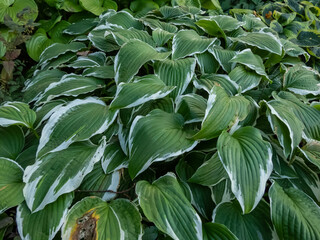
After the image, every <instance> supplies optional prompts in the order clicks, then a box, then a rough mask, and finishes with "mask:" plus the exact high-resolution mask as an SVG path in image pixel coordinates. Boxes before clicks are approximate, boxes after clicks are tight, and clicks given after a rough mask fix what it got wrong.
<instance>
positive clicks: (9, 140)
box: [0, 126, 24, 159]
mask: <svg viewBox="0 0 320 240" xmlns="http://www.w3.org/2000/svg"><path fill="white" fill-rule="evenodd" d="M0 136H1V137H0V157H4V158H10V159H16V158H17V156H18V155H19V153H20V152H21V151H22V149H23V147H24V133H23V131H22V130H21V128H20V127H18V126H11V127H6V128H4V127H0Z"/></svg>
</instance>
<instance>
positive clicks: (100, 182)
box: [79, 162, 120, 201]
mask: <svg viewBox="0 0 320 240" xmlns="http://www.w3.org/2000/svg"><path fill="white" fill-rule="evenodd" d="M119 184H120V172H119V171H114V172H113V173H111V174H105V173H104V171H103V169H102V166H101V164H100V162H97V163H96V164H95V165H94V167H93V170H92V171H91V172H90V173H89V174H88V175H87V176H86V177H85V178H84V179H83V182H82V184H81V185H80V187H79V190H80V191H84V192H85V193H87V194H88V193H89V194H90V195H93V196H97V197H101V199H102V200H104V201H110V200H111V199H113V198H114V197H115V196H116V195H117V194H116V193H113V192H112V191H114V192H116V191H117V189H118V187H119ZM90 191H92V192H90ZM99 191H101V192H99ZM104 191H105V192H104ZM108 191H109V192H108Z"/></svg>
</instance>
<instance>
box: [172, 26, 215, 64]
mask: <svg viewBox="0 0 320 240" xmlns="http://www.w3.org/2000/svg"><path fill="white" fill-rule="evenodd" d="M217 42H218V41H217V39H216V38H204V37H201V36H199V35H198V34H197V33H196V32H195V31H194V30H181V31H179V32H178V33H177V34H176V35H175V36H174V37H173V41H172V58H173V59H179V58H183V57H186V56H192V55H194V54H196V53H203V52H205V51H207V50H208V48H209V47H210V46H212V45H214V44H217Z"/></svg>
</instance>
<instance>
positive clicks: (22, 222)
mask: <svg viewBox="0 0 320 240" xmlns="http://www.w3.org/2000/svg"><path fill="white" fill-rule="evenodd" d="M72 199H73V194H64V195H62V196H60V197H59V198H58V199H57V200H56V201H55V202H53V203H51V204H48V205H47V206H46V207H45V208H44V209H42V210H41V211H38V212H35V213H31V211H30V210H29V208H28V206H27V204H26V203H25V202H23V203H21V204H20V205H19V206H18V208H17V217H16V221H17V228H18V231H19V234H20V236H21V237H22V239H26V240H27V239H32V240H52V239H53V238H54V237H55V235H56V234H57V232H58V231H59V229H60V228H61V226H62V224H63V222H64V221H65V219H66V216H67V212H68V208H69V207H70V205H71V204H72ZM35 222H36V223H37V227H35V225H34V224H35Z"/></svg>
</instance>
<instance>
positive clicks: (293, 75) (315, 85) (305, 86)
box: [283, 65, 320, 95]
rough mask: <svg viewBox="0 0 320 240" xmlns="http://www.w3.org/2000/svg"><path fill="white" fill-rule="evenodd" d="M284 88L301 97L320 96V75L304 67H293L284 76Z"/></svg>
mask: <svg viewBox="0 0 320 240" xmlns="http://www.w3.org/2000/svg"><path fill="white" fill-rule="evenodd" d="M283 87H284V89H288V90H290V91H292V92H294V93H297V94H300V95H307V94H313V95H319V94H320V77H319V73H317V72H316V71H314V70H313V69H311V68H307V67H304V66H303V65H296V66H293V67H291V68H288V70H287V71H286V73H285V75H284V80H283Z"/></svg>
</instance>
